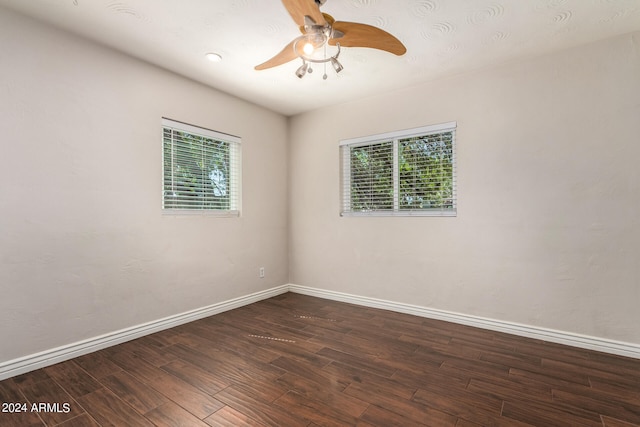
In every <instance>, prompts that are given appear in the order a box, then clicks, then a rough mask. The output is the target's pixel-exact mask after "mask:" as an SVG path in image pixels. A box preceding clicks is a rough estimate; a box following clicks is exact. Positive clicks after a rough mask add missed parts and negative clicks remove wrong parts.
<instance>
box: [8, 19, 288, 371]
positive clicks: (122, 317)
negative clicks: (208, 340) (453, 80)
mask: <svg viewBox="0 0 640 427" xmlns="http://www.w3.org/2000/svg"><path fill="white" fill-rule="evenodd" d="M0 58H1V60H0V63H1V65H0V132H1V135H0V338H1V339H0V362H2V361H6V360H10V359H14V358H17V357H21V356H25V355H29V354H33V353H35V352H39V351H43V350H48V349H52V348H55V347H58V346H61V345H65V344H69V343H73V342H76V341H79V340H82V339H86V338H91V337H96V336H98V335H101V334H104V333H108V332H112V331H116V330H119V329H121V328H125V327H131V326H135V325H138V324H141V323H143V322H148V321H153V320H157V319H161V318H164V317H166V316H170V315H174V314H178V313H182V312H185V311H188V310H191V309H195V308H200V307H204V306H207V305H210V304H214V303H217V302H221V301H225V300H228V299H231V298H234V297H238V296H245V295H248V294H251V293H253V292H257V291H261V290H264V289H269V288H272V287H274V286H279V285H282V284H284V283H287V278H288V263H287V262H288V260H287V244H288V242H287V209H286V197H287V188H286V187H287V183H286V180H287V172H286V161H285V159H286V144H287V120H286V118H285V117H283V116H281V115H278V114H275V113H273V112H270V111H268V110H265V109H262V108H260V107H256V106H254V105H252V104H250V103H248V102H245V101H241V100H238V99H236V98H233V97H230V96H227V95H225V94H222V93H220V92H217V91H215V90H212V89H210V88H207V87H205V86H202V85H200V84H197V83H194V82H192V81H189V80H186V79H184V78H181V77H178V76H176V75H174V74H171V73H168V72H165V71H162V70H160V69H158V68H156V67H152V66H150V65H147V64H145V63H142V62H140V61H137V60H134V59H132V58H129V57H127V56H124V55H121V54H118V53H115V52H114V51H111V50H109V49H107V48H104V47H101V46H98V45H95V44H92V43H89V42H85V41H82V40H81V39H79V38H76V37H74V36H71V35H68V34H66V33H62V32H59V31H56V30H53V29H51V28H49V27H46V26H43V25H40V24H37V23H35V22H33V21H30V20H28V19H25V18H22V17H20V16H19V15H15V14H13V13H11V12H8V11H6V10H2V9H0ZM162 116H166V117H170V118H173V119H176V120H181V121H186V122H190V123H194V124H197V125H200V126H204V127H209V128H211V129H215V130H218V131H221V132H226V133H231V134H235V135H239V136H240V137H242V150H243V153H242V154H243V163H244V169H243V211H242V217H241V218H239V219H238V218H213V217H204V216H188V217H186V216H182V217H177V216H167V215H163V214H162V213H161V209H160V206H161V200H160V197H161V173H162V169H161V168H162V166H161V155H162V154H161V153H162V151H161V135H162V134H161V127H160V126H161V123H160V121H161V117H162ZM260 266H264V267H265V268H266V278H264V279H259V278H258V268H259V267H260Z"/></svg>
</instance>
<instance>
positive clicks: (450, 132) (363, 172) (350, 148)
mask: <svg viewBox="0 0 640 427" xmlns="http://www.w3.org/2000/svg"><path fill="white" fill-rule="evenodd" d="M455 129H456V123H455V122H451V123H444V124H441V125H434V126H426V127H421V128H416V129H408V130H405V131H399V132H391V133H388V134H382V135H373V136H369V137H363V138H356V139H349V140H346V141H342V142H341V143H340V148H341V159H342V160H341V162H342V202H343V203H342V215H383V216H384V215H405V216H407V215H422V216H429V215H431V216H455V215H456V156H455Z"/></svg>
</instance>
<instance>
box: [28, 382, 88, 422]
mask: <svg viewBox="0 0 640 427" xmlns="http://www.w3.org/2000/svg"><path fill="white" fill-rule="evenodd" d="M20 388H21V390H22V393H23V394H24V396H25V398H26V399H27V401H28V402H30V403H31V405H32V408H33V405H36V407H35V410H34V409H32V412H36V413H37V414H38V416H39V417H40V418H41V419H42V421H44V422H45V423H46V424H48V425H55V424H60V423H62V422H64V421H67V420H69V419H71V418H73V417H77V416H78V415H81V414H83V413H84V412H85V411H84V409H83V408H82V407H81V406H80V405H78V403H77V402H76V401H75V400H74V399H73V398H72V397H71V396H70V395H69V394H68V393H67V392H66V391H64V389H63V388H62V387H60V386H59V385H58V384H56V382H55V381H54V380H53V379H51V378H49V379H46V380H44V381H39V382H28V383H23V384H22V385H21V386H20Z"/></svg>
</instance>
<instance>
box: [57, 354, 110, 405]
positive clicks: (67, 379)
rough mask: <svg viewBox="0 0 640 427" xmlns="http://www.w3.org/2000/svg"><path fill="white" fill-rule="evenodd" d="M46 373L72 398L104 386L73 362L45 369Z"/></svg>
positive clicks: (69, 361)
mask: <svg viewBox="0 0 640 427" xmlns="http://www.w3.org/2000/svg"><path fill="white" fill-rule="evenodd" d="M45 372H46V373H47V374H48V375H49V377H50V378H52V379H53V380H54V381H55V382H56V383H58V385H60V386H61V387H62V388H64V389H65V391H66V392H67V393H69V394H70V395H71V396H72V397H74V398H78V397H80V396H84V395H85V394H87V393H91V392H92V391H96V390H98V389H99V388H100V387H102V385H100V383H99V382H98V381H96V380H95V379H94V378H93V377H92V376H91V375H89V374H88V373H87V372H86V371H85V370H84V369H82V368H81V367H80V366H79V365H78V364H76V363H75V362H74V361H73V360H68V361H66V362H62V363H58V364H56V365H53V366H49V367H48V368H45Z"/></svg>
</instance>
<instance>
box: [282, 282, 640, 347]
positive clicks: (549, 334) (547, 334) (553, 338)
mask: <svg viewBox="0 0 640 427" xmlns="http://www.w3.org/2000/svg"><path fill="white" fill-rule="evenodd" d="M289 291H290V292H295V293H299V294H304V295H309V296H314V297H319V298H325V299H330V300H335V301H342V302H348V303H351V304H357V305H362V306H365V307H372V308H381V309H384V310H390V311H396V312H399V313H406V314H412V315H414V316H420V317H426V318H429V319H438V320H445V321H447V322H453V323H459V324H462V325H468V326H474V327H477V328H482V329H489V330H492V331H499V332H505V333H508V334H513V335H518V336H523V337H528V338H535V339H539V340H543V341H550V342H554V343H557V344H564V345H569V346H572V347H579V348H585V349H588V350H595V351H601V352H603V353H611V354H617V355H620V356H627V357H633V358H636V359H640V345H639V344H633V343H627V342H621V341H614V340H609V339H604V338H598V337H593V336H588V335H580V334H574V333H571V332H564V331H556V330H553V329H546V328H539V327H537V326H529V325H522V324H519V323H512V322H505V321H502V320H495V319H487V318H484V317H478V316H470V315H467V314H461V313H453V312H450V311H444V310H437V309H433V308H427V307H421V306H417V305H411V304H404V303H398V302H393V301H386V300H381V299H376V298H369V297H362V296H358V295H352V294H346V293H343V292H335V291H329V290H325V289H317V288H310V287H306V286H299V285H293V284H290V285H289Z"/></svg>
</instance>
